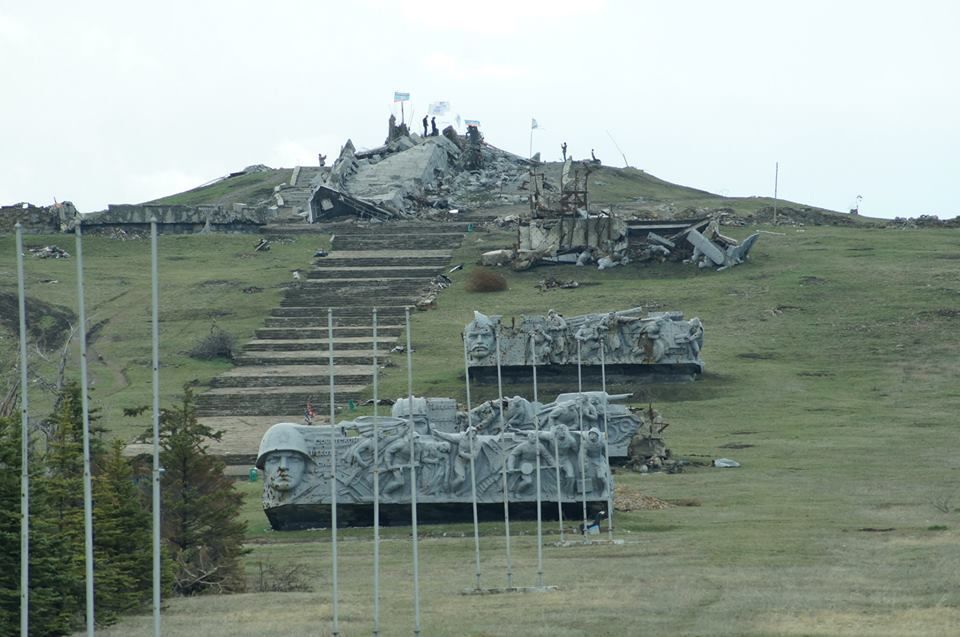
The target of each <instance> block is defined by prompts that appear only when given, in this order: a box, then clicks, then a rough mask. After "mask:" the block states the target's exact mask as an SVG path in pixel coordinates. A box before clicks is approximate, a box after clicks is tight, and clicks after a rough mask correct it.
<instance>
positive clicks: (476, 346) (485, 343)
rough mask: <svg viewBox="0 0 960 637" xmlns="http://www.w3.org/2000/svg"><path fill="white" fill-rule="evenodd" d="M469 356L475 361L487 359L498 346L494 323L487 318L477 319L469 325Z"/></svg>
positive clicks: (467, 335) (467, 336)
mask: <svg viewBox="0 0 960 637" xmlns="http://www.w3.org/2000/svg"><path fill="white" fill-rule="evenodd" d="M466 339H467V354H469V356H470V358H472V359H473V360H480V359H482V358H486V357H487V356H489V355H490V354H491V353H493V348H494V347H495V346H496V342H497V339H496V335H495V334H494V332H493V323H492V322H491V321H490V320H489V319H487V318H486V317H483V318H481V317H477V318H475V319H474V320H473V321H471V322H470V324H469V325H467V330H466Z"/></svg>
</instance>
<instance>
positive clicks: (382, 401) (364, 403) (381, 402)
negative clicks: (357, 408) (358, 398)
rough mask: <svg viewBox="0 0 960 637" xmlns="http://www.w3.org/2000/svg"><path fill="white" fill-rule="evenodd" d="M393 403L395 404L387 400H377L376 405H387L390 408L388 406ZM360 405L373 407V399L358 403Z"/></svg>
mask: <svg viewBox="0 0 960 637" xmlns="http://www.w3.org/2000/svg"><path fill="white" fill-rule="evenodd" d="M394 402H396V401H394V400H391V399H389V398H381V399H379V400H377V402H376V404H377V405H387V406H390V405H392V404H393V403H394ZM360 404H361V405H373V404H374V402H373V398H370V399H369V400H365V401H363V402H362V403H360Z"/></svg>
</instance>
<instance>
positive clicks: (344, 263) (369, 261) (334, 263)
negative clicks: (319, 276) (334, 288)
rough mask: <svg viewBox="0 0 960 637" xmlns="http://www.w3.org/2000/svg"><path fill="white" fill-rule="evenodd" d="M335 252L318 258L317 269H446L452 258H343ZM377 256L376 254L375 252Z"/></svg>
mask: <svg viewBox="0 0 960 637" xmlns="http://www.w3.org/2000/svg"><path fill="white" fill-rule="evenodd" d="M339 254H340V253H339V252H334V253H332V254H331V256H329V257H317V258H316V259H314V261H313V263H314V266H315V269H316V268H330V267H332V268H343V267H351V268H352V267H372V266H381V267H393V266H428V265H432V266H435V267H437V268H440V269H446V268H447V266H448V265H449V264H450V257H449V256H443V257H398V256H395V255H391V254H389V253H384V254H383V256H379V257H370V256H367V257H341V256H339ZM373 254H376V252H373ZM334 255H337V256H334Z"/></svg>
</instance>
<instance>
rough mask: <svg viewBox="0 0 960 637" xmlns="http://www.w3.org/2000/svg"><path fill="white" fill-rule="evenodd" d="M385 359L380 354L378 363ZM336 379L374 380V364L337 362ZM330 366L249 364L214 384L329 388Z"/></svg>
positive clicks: (354, 382) (351, 382)
mask: <svg viewBox="0 0 960 637" xmlns="http://www.w3.org/2000/svg"><path fill="white" fill-rule="evenodd" d="M384 362H386V361H385V360H384V359H383V358H380V357H378V359H377V363H378V365H382V364H383V363H384ZM333 376H334V382H335V383H336V384H337V385H355V386H360V385H366V384H368V383H370V382H372V379H373V365H372V364H371V365H334V367H333ZM329 383H330V367H329V366H328V365H273V366H268V365H250V366H244V367H235V368H233V369H232V370H230V371H229V372H225V373H223V374H221V375H220V376H217V377H216V378H214V379H213V380H212V381H211V382H210V386H211V387H296V386H308V385H310V386H321V385H322V386H323V387H327V389H328V392H329Z"/></svg>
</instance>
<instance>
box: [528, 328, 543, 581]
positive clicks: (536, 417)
mask: <svg viewBox="0 0 960 637" xmlns="http://www.w3.org/2000/svg"><path fill="white" fill-rule="evenodd" d="M530 354H531V356H530V359H531V361H532V367H533V431H534V433H535V434H536V441H537V442H536V448H535V449H534V453H535V454H536V456H537V468H536V471H537V586H540V587H543V514H542V513H541V511H540V409H539V404H538V403H539V400H538V399H539V396H538V394H537V340H536V337H535V336H534V334H533V333H532V332H531V333H530Z"/></svg>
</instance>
